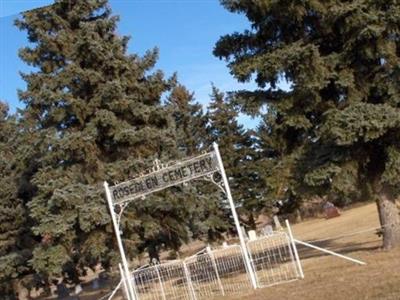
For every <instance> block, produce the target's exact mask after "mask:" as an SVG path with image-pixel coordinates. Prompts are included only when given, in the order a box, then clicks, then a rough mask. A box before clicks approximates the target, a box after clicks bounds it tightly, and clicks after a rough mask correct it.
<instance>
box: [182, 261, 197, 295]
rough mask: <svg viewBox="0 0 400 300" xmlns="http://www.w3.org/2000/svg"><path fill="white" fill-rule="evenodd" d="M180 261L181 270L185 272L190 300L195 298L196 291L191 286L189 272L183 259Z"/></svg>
mask: <svg viewBox="0 0 400 300" xmlns="http://www.w3.org/2000/svg"><path fill="white" fill-rule="evenodd" d="M182 263H183V271H184V272H185V277H186V282H187V285H188V288H189V294H190V298H191V299H192V300H197V297H196V293H195V291H194V288H193V283H192V278H191V277H190V272H189V270H188V268H187V266H186V263H185V261H184V260H183V261H182Z"/></svg>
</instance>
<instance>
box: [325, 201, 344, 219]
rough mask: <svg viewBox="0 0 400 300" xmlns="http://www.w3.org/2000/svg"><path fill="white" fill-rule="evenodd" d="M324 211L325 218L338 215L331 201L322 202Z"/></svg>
mask: <svg viewBox="0 0 400 300" xmlns="http://www.w3.org/2000/svg"><path fill="white" fill-rule="evenodd" d="M324 213H325V218H326V219H332V218H336V217H339V216H340V212H339V210H338V209H337V207H336V206H335V205H334V204H333V203H332V202H329V201H328V202H326V203H325V204H324Z"/></svg>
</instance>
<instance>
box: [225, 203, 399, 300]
mask: <svg viewBox="0 0 400 300" xmlns="http://www.w3.org/2000/svg"><path fill="white" fill-rule="evenodd" d="M378 226H379V222H378V215H377V212H376V205H375V204H367V205H364V206H361V207H357V208H353V209H350V210H347V211H345V212H343V213H342V216H340V217H338V218H334V219H330V220H325V219H313V220H310V221H306V222H302V223H300V224H296V225H293V226H292V230H293V232H294V236H295V238H296V239H299V240H303V241H311V240H321V239H324V241H320V242H315V244H316V245H318V246H321V247H325V248H327V249H330V250H333V251H337V252H339V253H341V254H345V255H348V256H351V257H353V258H357V259H359V260H362V261H364V262H366V263H367V265H366V266H360V265H356V264H353V263H351V262H349V261H346V260H342V259H340V258H337V257H333V256H330V255H325V254H323V253H320V252H316V251H314V250H311V249H310V250H308V249H306V248H304V247H299V255H300V258H301V261H302V265H303V270H304V274H305V278H304V279H303V280H298V281H295V282H292V283H288V284H282V285H278V286H274V287H270V288H264V289H259V290H257V291H253V292H250V293H248V294H247V295H240V296H238V297H234V298H231V299H243V300H258V299H260V300H261V299H288V300H291V299H293V300H313V299H315V300H317V299H318V300H320V299H323V300H337V299H340V300H341V299H345V300H353V299H354V300H356V299H357V300H358V299H368V300H369V299H376V300H378V299H379V300H385V299H386V300H389V299H390V300H400V249H397V250H393V251H383V250H381V249H380V246H381V239H380V238H379V237H378V236H377V235H376V234H375V233H374V232H373V231H370V230H368V229H371V228H374V227H378ZM360 231H362V232H360ZM353 232H360V233H357V234H354V235H350V236H346V237H340V238H339V236H343V235H347V234H349V233H353ZM331 237H333V238H334V239H329V240H326V239H327V238H331ZM221 300H222V298H221Z"/></svg>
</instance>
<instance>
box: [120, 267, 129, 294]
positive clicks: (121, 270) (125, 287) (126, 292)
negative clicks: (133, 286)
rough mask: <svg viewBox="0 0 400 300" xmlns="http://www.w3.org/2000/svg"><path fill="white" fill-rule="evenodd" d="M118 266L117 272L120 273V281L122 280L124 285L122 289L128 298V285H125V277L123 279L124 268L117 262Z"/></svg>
mask: <svg viewBox="0 0 400 300" xmlns="http://www.w3.org/2000/svg"><path fill="white" fill-rule="evenodd" d="M118 267H119V273H120V274H121V281H122V285H123V287H124V291H125V296H126V297H127V298H128V300H129V299H130V296H129V290H128V287H127V285H126V279H125V275H124V270H123V269H122V266H121V264H118Z"/></svg>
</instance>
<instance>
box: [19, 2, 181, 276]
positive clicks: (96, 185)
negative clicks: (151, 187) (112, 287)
mask: <svg viewBox="0 0 400 300" xmlns="http://www.w3.org/2000/svg"><path fill="white" fill-rule="evenodd" d="M16 25H17V26H18V27H19V28H20V29H21V30H25V31H26V32H27V34H28V37H29V41H30V45H29V46H28V47H25V48H23V49H21V50H20V57H21V58H22V59H23V60H24V61H25V62H26V63H27V64H29V65H31V66H33V67H34V68H35V71H33V72H32V73H29V74H23V75H22V76H23V79H24V80H25V81H26V83H27V89H26V90H25V91H21V92H20V99H21V101H23V102H24V103H25V104H26V109H25V110H24V115H23V120H24V122H26V123H28V124H30V126H31V130H33V131H35V132H37V133H38V135H39V137H38V139H37V141H36V145H37V151H38V153H39V157H38V159H37V170H36V172H35V173H34V174H33V176H32V179H31V180H30V184H32V185H33V186H34V189H33V190H34V194H33V195H31V199H30V201H29V212H30V217H31V218H32V220H33V222H34V224H33V227H32V230H33V232H34V234H35V237H36V239H38V240H40V243H39V244H38V245H37V246H36V247H35V249H34V250H33V258H32V259H31V264H32V266H33V268H34V270H35V271H36V272H37V273H38V274H41V275H42V276H43V278H46V279H47V280H48V281H49V280H51V278H54V277H57V278H58V277H59V276H61V275H62V276H64V278H66V279H68V280H70V281H71V282H77V281H78V275H80V274H82V273H84V270H85V267H94V266H96V265H97V264H98V263H101V264H103V266H105V267H108V266H109V265H110V263H112V259H113V258H117V259H119V254H118V251H117V247H116V243H115V240H114V233H113V230H112V226H111V224H110V217H109V212H108V210H107V205H106V202H105V198H104V194H103V188H102V186H101V183H102V181H103V180H107V181H108V182H109V183H111V184H115V183H118V182H120V181H125V180H127V179H129V178H132V177H134V176H137V175H138V174H139V173H140V172H143V170H144V169H146V168H148V167H150V166H151V165H152V161H154V160H155V159H159V160H162V161H168V160H170V159H171V158H174V157H176V150H175V148H176V145H175V126H174V121H173V118H172V116H171V114H170V113H169V112H168V110H167V109H166V108H165V107H164V106H163V105H162V103H161V97H162V95H163V94H164V93H165V92H167V91H169V90H170V88H171V87H172V86H173V85H174V83H175V79H174V78H171V79H169V80H166V79H164V76H163V73H162V72H161V71H155V72H151V70H152V68H153V66H154V64H155V63H156V60H157V50H156V49H155V50H152V51H148V52H147V53H146V54H145V55H144V56H143V57H139V56H138V55H135V54H132V55H128V54H127V53H126V49H127V43H128V38H126V37H121V36H119V35H118V34H117V33H116V25H117V17H115V16H112V15H111V11H110V8H109V7H108V5H107V1H106V0H89V1H83V0H58V1H55V3H54V4H52V5H50V6H47V7H43V8H39V9H35V10H32V11H28V12H25V13H24V14H23V16H22V18H21V19H19V20H17V21H16ZM185 217H186V208H185V204H184V203H182V201H179V199H175V198H174V197H172V194H171V192H168V191H167V192H165V193H164V194H157V195H155V196H154V197H148V198H146V199H145V200H138V201H136V202H135V203H134V204H130V205H129V206H128V208H127V209H126V211H125V213H124V217H123V218H122V223H121V224H122V229H123V231H124V243H125V246H126V249H127V251H128V255H129V256H130V257H131V258H132V257H133V256H134V255H135V254H137V253H139V252H141V251H148V252H150V253H153V252H157V251H158V249H159V248H160V247H161V245H162V244H164V245H166V246H174V245H175V246H176V244H177V243H179V241H180V239H181V238H183V239H185V238H186V236H187V230H186V227H185V222H184V221H183V220H184V219H185ZM176 247H177V246H176Z"/></svg>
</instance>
